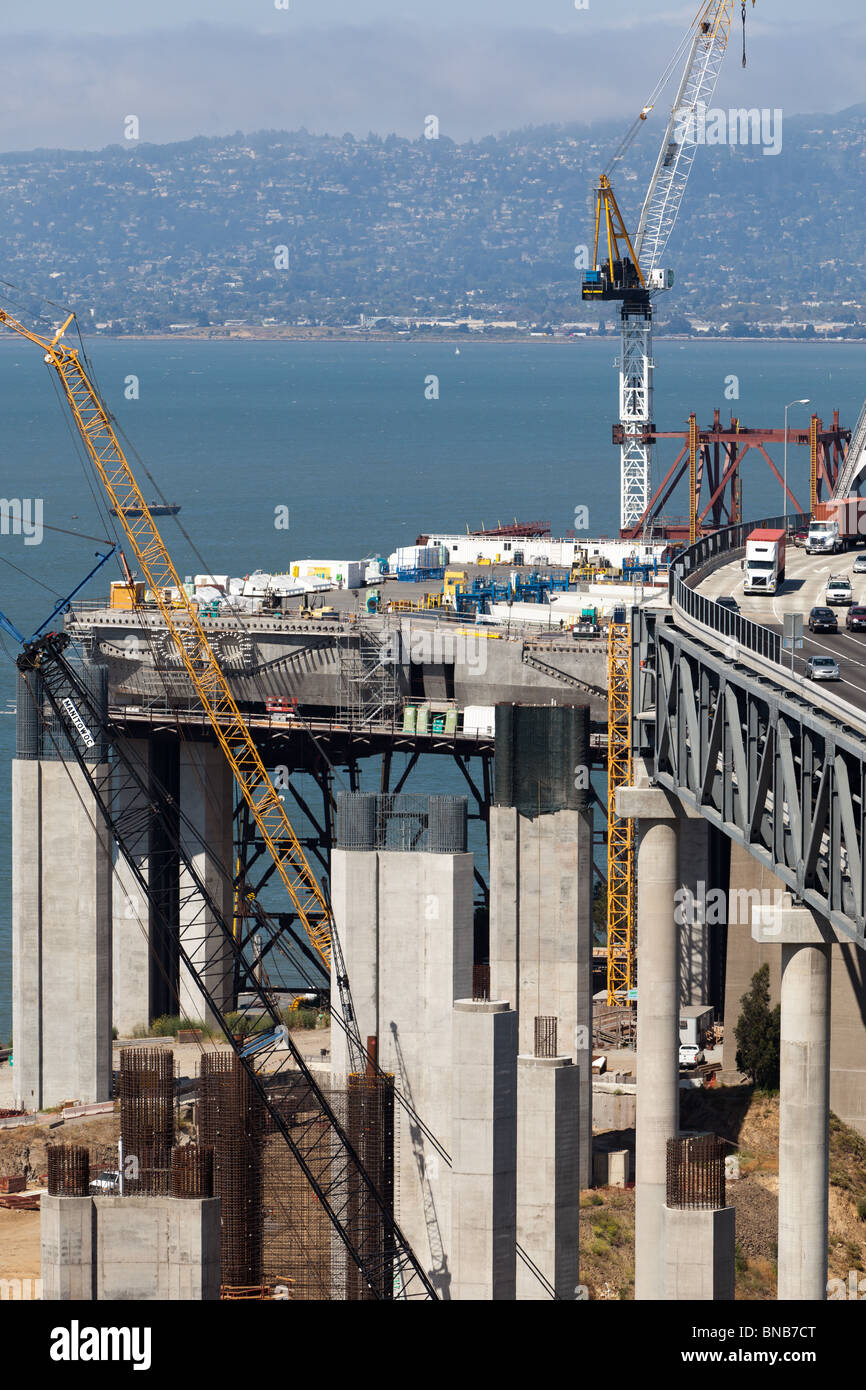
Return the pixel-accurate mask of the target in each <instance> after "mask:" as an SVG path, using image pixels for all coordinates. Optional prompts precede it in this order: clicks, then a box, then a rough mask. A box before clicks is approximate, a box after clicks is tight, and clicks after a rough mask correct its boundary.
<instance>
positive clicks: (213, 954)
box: [178, 743, 234, 1021]
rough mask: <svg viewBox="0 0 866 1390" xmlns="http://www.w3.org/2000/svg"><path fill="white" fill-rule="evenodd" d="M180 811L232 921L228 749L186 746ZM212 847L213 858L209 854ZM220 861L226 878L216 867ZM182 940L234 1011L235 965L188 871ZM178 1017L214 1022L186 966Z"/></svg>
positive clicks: (183, 876)
mask: <svg viewBox="0 0 866 1390" xmlns="http://www.w3.org/2000/svg"><path fill="white" fill-rule="evenodd" d="M180 805H181V810H182V811H183V813H184V815H185V816H187V817H188V819H189V820H190V821H191V822H192V825H193V826H194V827H195V831H196V832H197V833H196V835H195V836H191V835H190V834H189V832H188V831H187V830H186V829H185V828H184V826H183V825H181V831H180V834H181V840H182V842H183V844H184V848H185V850H186V852H187V853H188V854H189V855H190V857H191V858H192V860H193V862H194V864H195V866H196V871H197V873H198V875H199V877H200V878H201V879H202V880H203V881H204V883H205V884H206V885H207V888H208V891H209V893H210V895H211V897H212V898H213V899H214V901H215V902H216V903H217V904H218V905H219V907H220V909H221V912H222V915H223V917H224V918H225V919H226V921H229V922H230V921H231V919H232V912H233V909H234V904H233V902H232V893H231V887H230V884H231V880H232V876H233V866H232V812H233V809H234V780H233V778H232V772H231V768H230V767H229V765H228V763H227V762H226V759H225V755H224V753H223V751H222V749H221V748H220V747H219V746H218V745H217V744H212V743H185V744H182V746H181V749H180ZM202 842H203V843H204V845H207V846H208V849H209V850H210V852H211V853H210V854H207V853H206V852H205V850H204V848H203V845H202ZM211 855H213V856H214V857H215V858H217V859H218V860H219V861H220V862H221V863H222V865H223V868H224V869H225V874H222V873H220V872H219V870H218V869H217V867H216V865H215V864H214V863H213V861H212V858H211ZM179 921H180V940H181V945H182V946H183V947H184V949H185V950H186V951H187V952H188V953H189V955H190V958H191V959H192V961H193V963H194V965H195V967H196V969H197V971H198V973H199V975H200V976H202V978H203V979H204V981H205V983H206V986H207V989H208V992H209V993H210V995H211V997H212V998H213V1000H214V1002H215V1003H216V1004H217V1005H218V1007H220V1008H223V1009H225V1008H229V1007H231V1001H232V989H233V961H232V956H231V953H230V951H229V950H228V949H227V946H226V944H225V942H224V938H223V935H222V932H221V930H220V929H219V928H218V927H216V926H215V924H214V921H213V918H212V915H211V913H210V912H209V911H207V910H206V909H205V907H204V905H203V903H202V901H201V897H200V895H199V894H198V893H196V892H195V891H192V885H191V884H190V883H189V881H188V875H187V873H186V871H185V870H184V869H183V867H181V870H180V912H179ZM178 995H179V998H178V1011H179V1013H180V1014H181V1015H182V1016H184V1017H187V1018H191V1019H197V1018H203V1019H206V1020H208V1021H211V1013H210V1010H209V1009H208V1007H207V1005H206V1004H205V1000H204V998H203V996H202V994H201V991H200V990H199V988H198V986H197V985H196V983H195V981H194V980H193V978H192V976H191V975H190V973H189V971H188V969H187V968H186V966H185V965H184V963H183V961H181V966H180V988H179V991H178Z"/></svg>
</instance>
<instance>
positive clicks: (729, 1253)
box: [662, 1207, 735, 1303]
mask: <svg viewBox="0 0 866 1390" xmlns="http://www.w3.org/2000/svg"><path fill="white" fill-rule="evenodd" d="M662 1225H663V1238H664V1286H663V1292H662V1297H663V1298H664V1299H666V1300H670V1301H674V1300H676V1301H678V1302H683V1303H692V1302H700V1301H706V1300H710V1299H715V1300H717V1301H719V1300H724V1301H733V1298H734V1243H735V1211H734V1208H733V1207H717V1208H715V1210H709V1209H708V1210H705V1211H692V1210H687V1211H684V1210H682V1209H680V1208H678V1207H665V1208H664V1211H663V1213H662Z"/></svg>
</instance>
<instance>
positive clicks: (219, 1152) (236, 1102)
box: [199, 1053, 266, 1286]
mask: <svg viewBox="0 0 866 1390" xmlns="http://www.w3.org/2000/svg"><path fill="white" fill-rule="evenodd" d="M265 1113H266V1112H265V1109H264V1106H263V1104H262V1100H261V1096H260V1095H259V1092H258V1091H257V1090H256V1087H255V1086H254V1084H253V1082H252V1080H251V1078H250V1076H249V1075H248V1073H247V1072H246V1071H245V1069H244V1068H243V1066H242V1065H241V1063H240V1062H239V1061H238V1059H237V1058H236V1057H235V1056H234V1054H228V1053H205V1054H204V1056H203V1057H202V1059H201V1104H200V1115H199V1139H200V1141H201V1143H202V1144H203V1146H204V1147H205V1148H210V1149H212V1150H213V1180H214V1195H215V1196H218V1197H219V1198H220V1200H221V1202H222V1282H223V1284H228V1285H232V1286H248V1285H252V1284H261V1282H262V1234H263V1223H264V1211H263V1206H262V1168H263V1165H262V1148H263V1142H264V1128H265V1125H264V1120H265Z"/></svg>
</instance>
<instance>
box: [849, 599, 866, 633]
mask: <svg viewBox="0 0 866 1390" xmlns="http://www.w3.org/2000/svg"><path fill="white" fill-rule="evenodd" d="M845 626H846V627H847V628H849V629H850V631H852V632H863V631H864V630H866V608H864V607H863V605H862V604H860V603H855V604H854V606H853V607H852V608H849V609H848V615H847V617H846V618H845Z"/></svg>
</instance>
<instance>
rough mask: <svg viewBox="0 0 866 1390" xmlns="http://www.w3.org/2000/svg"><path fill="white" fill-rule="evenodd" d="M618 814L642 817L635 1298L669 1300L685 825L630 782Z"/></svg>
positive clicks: (667, 800) (663, 796) (654, 792)
mask: <svg viewBox="0 0 866 1390" xmlns="http://www.w3.org/2000/svg"><path fill="white" fill-rule="evenodd" d="M617 811H618V813H619V814H620V815H621V816H624V817H627V818H629V817H637V818H639V820H640V825H639V837H638V851H637V982H638V983H637V1122H636V1137H635V1298H640V1299H657V1298H663V1297H664V1258H663V1229H664V1227H663V1222H664V1207H665V1199H666V1155H667V1141H668V1139H672V1138H674V1137H675V1136H676V1135H677V1133H678V1130H679V1002H680V967H679V954H680V953H679V944H680V937H679V928H678V926H677V924H676V922H675V919H674V911H675V906H676V899H675V894H676V892H677V889H678V888H679V886H680V868H679V822H678V820H677V814H678V811H677V806H676V801H675V798H673V797H669V796H668V794H667V793H666V792H664V791H662V790H661V789H660V788H655V787H649V786H646V787H642V786H634V787H623V788H621V789H620V790H619V791H618V792H617Z"/></svg>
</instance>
